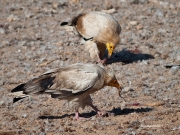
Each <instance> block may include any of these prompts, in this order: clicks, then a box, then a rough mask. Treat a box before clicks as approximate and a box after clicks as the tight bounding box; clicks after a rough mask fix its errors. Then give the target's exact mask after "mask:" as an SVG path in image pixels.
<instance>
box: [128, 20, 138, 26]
mask: <svg viewBox="0 0 180 135" xmlns="http://www.w3.org/2000/svg"><path fill="white" fill-rule="evenodd" d="M129 24H131V25H132V26H135V25H137V24H138V22H137V21H131V22H129Z"/></svg>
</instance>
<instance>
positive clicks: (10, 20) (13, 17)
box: [7, 14, 20, 22]
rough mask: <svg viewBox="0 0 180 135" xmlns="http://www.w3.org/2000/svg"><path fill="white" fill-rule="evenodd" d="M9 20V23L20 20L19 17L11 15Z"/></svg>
mask: <svg viewBox="0 0 180 135" xmlns="http://www.w3.org/2000/svg"><path fill="white" fill-rule="evenodd" d="M7 20H8V21H9V22H12V21H19V20H20V18H19V17H18V16H15V15H13V14H11V15H10V16H8V18H7Z"/></svg>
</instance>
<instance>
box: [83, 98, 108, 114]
mask: <svg viewBox="0 0 180 135" xmlns="http://www.w3.org/2000/svg"><path fill="white" fill-rule="evenodd" d="M83 101H85V102H84V103H86V105H89V106H90V107H92V109H94V110H95V111H96V112H97V114H98V116H107V115H108V113H107V112H105V111H100V110H99V109H98V108H97V107H96V106H94V105H93V103H92V99H91V97H90V95H88V96H87V97H86V98H85V99H84V100H83Z"/></svg>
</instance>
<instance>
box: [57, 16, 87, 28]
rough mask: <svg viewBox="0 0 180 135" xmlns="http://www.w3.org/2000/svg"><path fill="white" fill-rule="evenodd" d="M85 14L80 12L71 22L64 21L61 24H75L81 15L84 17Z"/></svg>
mask: <svg viewBox="0 0 180 135" xmlns="http://www.w3.org/2000/svg"><path fill="white" fill-rule="evenodd" d="M83 15H85V14H79V15H78V16H76V17H74V18H73V19H72V20H71V21H70V22H62V23H61V24H60V26H66V25H68V26H75V25H76V24H77V22H78V20H79V18H80V17H82V16H83Z"/></svg>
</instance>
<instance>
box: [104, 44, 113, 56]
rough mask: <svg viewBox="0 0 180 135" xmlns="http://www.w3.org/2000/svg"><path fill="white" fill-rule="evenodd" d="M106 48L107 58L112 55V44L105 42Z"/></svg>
mask: <svg viewBox="0 0 180 135" xmlns="http://www.w3.org/2000/svg"><path fill="white" fill-rule="evenodd" d="M106 48H107V50H108V58H110V57H111V55H112V52H113V50H114V44H112V43H106Z"/></svg>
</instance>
